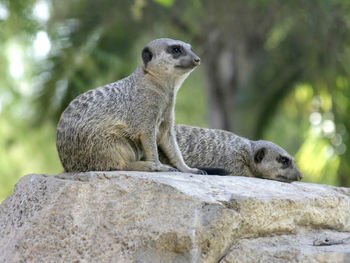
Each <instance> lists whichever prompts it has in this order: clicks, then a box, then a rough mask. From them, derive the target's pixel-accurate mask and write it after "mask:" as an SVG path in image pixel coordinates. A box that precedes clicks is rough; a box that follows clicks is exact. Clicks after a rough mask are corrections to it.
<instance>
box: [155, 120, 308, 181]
mask: <svg viewBox="0 0 350 263" xmlns="http://www.w3.org/2000/svg"><path fill="white" fill-rule="evenodd" d="M175 130H176V139H177V143H178V145H179V148H180V151H181V153H182V156H183V158H184V160H185V162H186V163H187V164H188V165H190V166H193V167H206V170H207V171H208V172H210V173H215V170H216V169H215V167H222V168H224V169H226V170H227V172H228V173H229V175H236V176H250V177H258V178H265V179H271V180H277V181H282V182H292V181H300V180H301V179H302V175H301V173H300V172H299V170H298V169H297V167H296V165H295V161H294V158H293V157H292V156H290V155H289V154H288V153H287V152H286V151H285V150H283V149H282V148H281V147H279V146H278V145H276V144H274V143H272V142H269V141H263V140H260V141H251V140H248V139H246V138H243V137H240V136H238V135H236V134H234V133H232V132H228V131H223V130H215V129H206V128H199V127H191V126H187V125H180V124H176V125H175ZM160 159H161V161H162V162H163V163H167V159H166V158H165V156H164V155H162V153H161V156H160ZM211 168H213V169H212V170H210V169H211ZM218 173H219V174H220V173H222V171H221V170H219V171H218Z"/></svg>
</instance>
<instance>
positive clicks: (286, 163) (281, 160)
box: [277, 156, 291, 168]
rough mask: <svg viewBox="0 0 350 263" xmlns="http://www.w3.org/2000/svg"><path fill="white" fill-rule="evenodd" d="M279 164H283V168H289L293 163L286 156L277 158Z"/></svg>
mask: <svg viewBox="0 0 350 263" xmlns="http://www.w3.org/2000/svg"><path fill="white" fill-rule="evenodd" d="M277 162H279V163H281V164H282V167H283V168H287V167H289V166H290V163H291V161H290V159H289V158H288V157H285V156H279V157H278V158H277Z"/></svg>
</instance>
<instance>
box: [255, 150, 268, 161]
mask: <svg viewBox="0 0 350 263" xmlns="http://www.w3.org/2000/svg"><path fill="white" fill-rule="evenodd" d="M265 151H266V149H265V148H260V149H259V150H257V152H256V153H255V154H254V162H256V163H261V161H262V160H263V159H264V157H265Z"/></svg>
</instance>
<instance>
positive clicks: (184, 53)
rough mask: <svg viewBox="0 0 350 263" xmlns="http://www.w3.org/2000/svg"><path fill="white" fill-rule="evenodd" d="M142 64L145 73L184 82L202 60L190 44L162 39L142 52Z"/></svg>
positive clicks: (155, 41) (153, 42)
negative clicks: (178, 79)
mask: <svg viewBox="0 0 350 263" xmlns="http://www.w3.org/2000/svg"><path fill="white" fill-rule="evenodd" d="M142 63H143V69H144V71H145V72H147V73H149V74H151V75H153V76H155V77H160V78H162V79H163V78H164V77H167V78H170V79H177V78H180V79H183V80H184V79H185V78H186V77H187V76H188V75H189V74H190V73H191V71H193V70H194V68H195V67H196V66H198V65H199V64H200V58H199V57H198V56H197V55H196V54H195V53H194V52H193V50H192V47H191V45H190V44H187V43H184V42H182V41H179V40H173V39H169V38H160V39H156V40H153V41H152V42H150V43H149V44H148V45H147V46H146V47H145V48H144V49H143V50H142Z"/></svg>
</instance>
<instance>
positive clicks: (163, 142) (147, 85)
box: [56, 38, 205, 174]
mask: <svg viewBox="0 0 350 263" xmlns="http://www.w3.org/2000/svg"><path fill="white" fill-rule="evenodd" d="M141 57H142V62H141V64H140V65H139V66H138V67H137V69H136V70H135V72H133V73H132V74H131V75H130V76H128V77H126V78H124V79H122V80H119V81H117V82H114V83H111V84H108V85H105V86H102V87H98V88H96V89H93V90H89V91H87V92H85V93H83V94H82V95H80V96H78V97H77V98H76V99H74V100H73V101H72V102H71V103H70V104H69V105H68V107H67V108H66V109H65V111H64V112H63V113H62V115H61V118H60V121H59V123H58V126H57V135H56V145H57V151H58V154H59V157H60V160H61V163H62V165H63V167H64V170H65V171H66V172H84V171H101V170H103V171H108V170H129V171H152V172H156V171H162V172H163V171H178V170H179V171H181V172H186V173H195V174H204V173H205V172H204V171H202V170H200V169H197V168H191V167H189V166H188V165H187V164H186V163H185V162H184V160H183V157H182V155H181V152H180V150H179V147H178V145H177V142H176V138H175V131H174V118H175V117H174V114H175V113H174V108H175V99H176V94H177V92H178V90H179V89H180V87H181V85H182V83H183V81H184V80H185V79H186V78H187V77H188V75H189V74H190V73H191V72H192V71H193V70H194V69H195V68H196V67H197V66H198V65H199V64H200V58H199V57H198V56H197V55H196V54H195V53H194V52H193V50H192V47H191V45H189V44H187V43H184V42H182V41H178V40H173V39H169V38H161V39H156V40H154V41H152V42H150V43H149V44H148V45H147V46H146V47H145V48H144V49H143V50H142V54H141ZM157 147H159V148H160V149H161V150H162V151H163V153H164V154H165V156H166V157H167V160H168V164H169V165H165V164H162V163H160V161H159V156H158V149H157Z"/></svg>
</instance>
